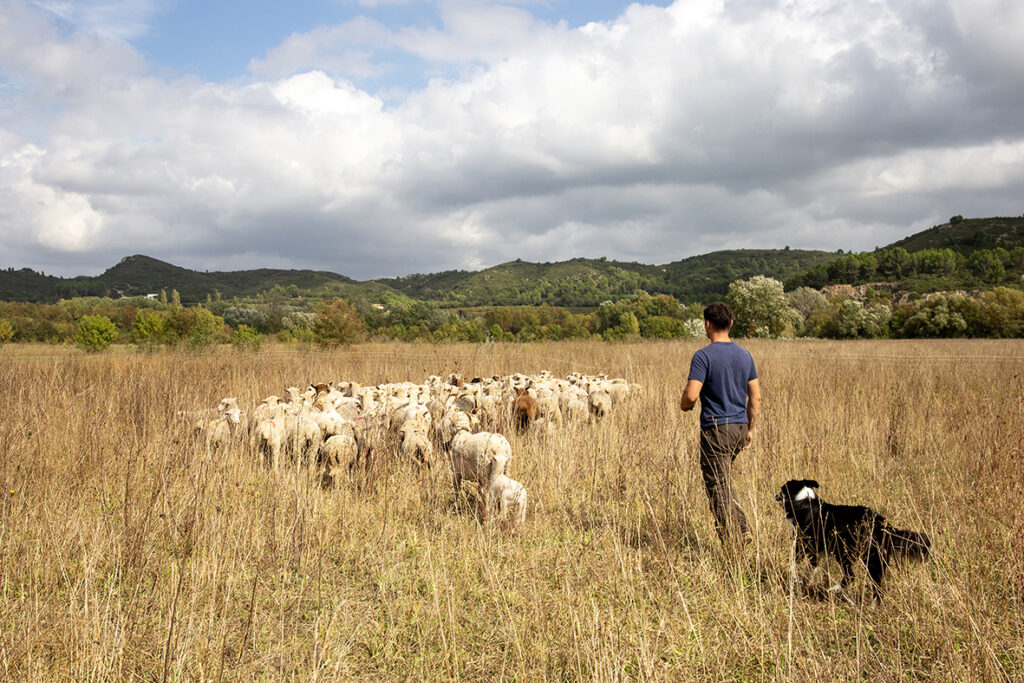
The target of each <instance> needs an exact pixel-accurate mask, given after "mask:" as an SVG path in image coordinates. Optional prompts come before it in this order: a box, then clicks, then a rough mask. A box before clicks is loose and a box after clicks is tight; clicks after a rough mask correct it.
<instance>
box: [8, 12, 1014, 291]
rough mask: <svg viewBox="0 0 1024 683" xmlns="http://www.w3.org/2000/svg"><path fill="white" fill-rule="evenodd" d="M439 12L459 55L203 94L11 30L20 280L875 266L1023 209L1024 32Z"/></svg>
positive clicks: (336, 63) (348, 44) (1010, 24)
mask: <svg viewBox="0 0 1024 683" xmlns="http://www.w3.org/2000/svg"><path fill="white" fill-rule="evenodd" d="M111 6H113V5H107V7H111ZM148 6H150V7H152V5H148ZM54 7H55V5H52V6H51V12H56V11H57V10H56V9H54ZM439 7H440V9H439V12H440V14H439V17H440V21H441V23H440V27H435V28H429V27H428V28H424V27H421V26H406V27H402V26H398V27H394V26H387V25H385V24H382V23H379V22H375V21H372V20H369V19H365V18H364V19H356V20H353V21H349V22H347V23H344V24H341V25H339V26H333V27H320V28H317V29H315V30H313V31H310V32H308V33H305V34H299V35H294V36H291V37H289V38H288V39H287V40H285V41H284V42H283V43H282V44H281V45H280V46H278V48H276V49H275V50H272V51H271V52H270V53H268V54H267V55H266V56H265V57H264V58H262V59H259V60H254V61H253V62H252V63H251V65H250V74H249V76H248V77H246V78H240V79H239V80H236V81H232V82H226V83H204V82H201V81H199V80H197V79H194V78H180V79H173V80H168V79H166V78H160V77H157V76H155V75H153V74H151V73H147V72H146V70H145V62H144V60H142V59H141V58H140V56H139V55H138V54H136V53H135V52H134V51H132V50H131V48H130V47H128V46H127V45H125V44H124V43H123V42H121V40H120V39H118V40H111V39H108V38H104V37H103V34H102V32H101V31H98V30H97V31H91V32H88V31H78V32H72V33H70V34H65V33H62V32H60V31H57V30H56V29H54V28H53V27H52V25H51V24H50V23H49V22H48V21H46V20H44V19H43V18H42V15H41V14H40V13H39V12H38V11H33V10H32V9H31V8H30V7H29V6H27V5H25V4H23V3H19V2H17V1H15V2H13V3H11V4H8V5H5V6H4V7H2V8H0V32H2V31H4V30H5V29H8V28H11V27H13V26H18V27H19V31H17V32H11V31H8V32H6V33H5V35H7V34H8V33H16V34H17V35H14V37H13V38H12V40H11V41H7V42H4V43H0V75H3V76H5V77H6V79H7V80H8V81H9V82H10V83H14V84H16V85H15V87H16V90H17V97H16V101H15V102H14V104H13V105H11V107H10V109H9V110H4V111H0V181H2V185H0V198H2V200H3V201H2V205H0V218H2V221H3V226H6V227H0V233H2V234H3V236H4V240H3V241H4V244H5V246H4V247H2V248H0V254H2V255H3V257H4V258H5V259H8V260H11V261H12V262H13V264H14V265H31V264H33V263H44V262H46V263H53V262H55V260H56V259H55V257H54V254H57V253H65V254H67V255H68V256H67V260H66V261H65V262H64V263H65V266H63V268H64V269H65V271H64V272H66V273H68V274H70V273H75V272H80V271H81V269H82V268H83V264H88V265H90V266H91V267H92V268H93V269H94V270H95V269H99V268H102V267H104V266H107V265H109V264H110V261H109V259H110V258H111V255H124V254H128V253H138V252H142V253H150V254H152V255H154V256H157V257H160V258H166V259H169V260H172V261H175V262H178V263H182V264H183V265H189V266H194V267H203V268H210V269H223V268H229V267H230V268H236V267H242V266H245V265H248V266H253V267H257V266H262V265H288V266H293V267H315V268H326V269H331V270H335V271H338V272H342V273H345V274H348V275H352V276H355V277H375V276H385V275H402V274H406V273H409V272H416V271H419V272H426V271H430V270H438V269H442V268H453V267H478V266H483V265H490V264H492V263H496V262H500V261H504V260H509V259H513V258H516V257H522V258H524V259H532V260H556V259H562V258H570V257H573V256H580V255H582V256H601V255H606V256H608V257H610V258H622V259H627V260H639V261H643V262H648V263H663V262H667V261H670V260H674V259H678V258H683V257H685V256H689V255H693V254H695V253H702V252H706V251H709V250H713V249H721V248H730V247H771V246H777V247H781V246H783V245H786V244H788V245H790V246H792V247H815V248H828V249H836V248H840V247H842V248H844V249H850V248H871V247H873V246H875V245H879V244H884V243H886V242H889V241H891V240H893V239H896V238H898V237H901V236H903V235H904V234H907V233H909V232H911V231H913V230H916V229H919V228H922V227H928V225H931V224H933V223H935V222H938V221H939V220H944V219H945V218H946V217H948V216H949V215H952V214H954V213H962V214H964V215H992V214H997V213H1002V214H1004V215H1005V214H1007V213H1012V214H1014V215H1016V214H1019V213H1020V211H1021V210H1022V209H1021V208H1020V207H1019V206H1015V204H1016V203H1017V202H1018V201H1019V199H1018V195H1019V192H1018V190H1019V188H1020V187H1021V186H1024V183H1022V181H1024V170H1022V168H1024V151H1022V150H1024V121H1022V120H1021V119H1020V116H1019V112H1020V111H1021V110H1024V76H1022V68H1024V67H1022V66H1021V64H1022V63H1024V59H1019V57H1021V53H1020V50H1021V47H1020V44H1019V42H1017V41H1014V40H1012V36H1014V35H1015V34H1016V35H1019V34H1020V33H1021V31H1022V30H1024V16H1022V13H1021V11H1019V10H1017V9H1016V7H1015V6H1014V5H1011V4H1006V3H1002V4H1001V3H998V2H994V1H993V2H981V3H978V2H975V3H971V4H968V3H967V2H966V1H963V2H961V1H959V0H957V1H956V2H953V0H950V2H948V3H947V4H945V5H943V6H941V7H939V8H938V9H936V7H935V6H934V3H921V4H919V5H917V4H913V3H903V2H895V1H893V2H883V1H882V0H875V1H873V2H871V3H848V2H840V1H838V0H836V1H830V0H817V1H814V2H811V1H807V2H800V3H792V2H770V1H768V0H765V1H764V2H755V1H754V0H751V1H749V2H742V3H737V2H720V1H719V2H715V1H713V0H700V1H690V0H688V1H685V2H684V1H679V2H676V3H675V4H673V5H671V6H669V7H667V8H660V7H653V6H644V5H639V4H635V5H631V6H630V7H629V8H628V9H627V10H626V11H625V12H624V13H623V15H622V16H621V17H619V18H618V19H617V20H615V21H613V22H607V23H592V24H588V25H586V26H583V27H582V28H580V29H570V28H568V27H567V25H564V24H556V25H552V24H545V23H541V22H539V21H537V20H536V19H535V18H533V16H532V15H531V14H530V13H529V12H528V11H527V10H526V9H523V8H517V7H511V6H496V5H491V4H488V3H483V2H469V1H466V0H459V1H450V2H443V3H441V4H440V5H439ZM943 7H945V9H944V10H942V8H943ZM939 10H942V11H939ZM140 16H141V15H140ZM97 21H98V20H97ZM997 22H998V23H999V25H998V26H995V25H994V24H995V23H997ZM21 27H25V28H24V29H22V28H21ZM403 59H405V60H411V61H412V62H415V63H416V64H418V65H420V67H422V68H424V69H425V70H426V71H425V74H426V75H428V76H429V75H430V74H431V73H434V74H435V75H434V77H433V78H431V79H430V80H429V82H427V83H426V84H425V85H423V86H422V87H417V88H413V89H411V90H409V91H406V92H404V93H403V94H402V95H401V97H399V98H398V99H395V97H394V95H391V96H389V97H388V98H386V99H385V97H384V95H383V94H382V92H383V89H384V88H385V87H388V86H386V85H385V86H382V91H381V92H376V91H371V90H370V89H369V87H368V86H366V85H365V83H364V82H363V79H366V78H370V79H374V78H380V77H381V76H382V74H387V73H390V72H389V70H390V69H395V68H397V65H399V64H400V63H402V60H403ZM1000 83H1005V84H1008V85H1010V86H1014V87H1005V88H1003V87H999V84H1000ZM1016 85H1020V87H1016ZM391 92H392V93H393V92H394V91H391ZM73 254H78V256H75V257H73ZM14 259H20V260H14ZM33 259H35V260H33ZM219 264H222V265H219ZM51 269H52V268H51Z"/></svg>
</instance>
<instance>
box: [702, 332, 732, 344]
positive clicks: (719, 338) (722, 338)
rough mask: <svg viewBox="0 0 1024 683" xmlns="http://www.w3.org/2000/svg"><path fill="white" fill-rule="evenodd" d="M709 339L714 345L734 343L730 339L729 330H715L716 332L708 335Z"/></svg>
mask: <svg viewBox="0 0 1024 683" xmlns="http://www.w3.org/2000/svg"><path fill="white" fill-rule="evenodd" d="M708 339H710V340H711V342H712V343H714V342H727V341H732V340H731V339H729V330H723V331H718V330H715V331H714V332H711V333H709V334H708Z"/></svg>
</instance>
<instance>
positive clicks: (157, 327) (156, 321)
mask: <svg viewBox="0 0 1024 683" xmlns="http://www.w3.org/2000/svg"><path fill="white" fill-rule="evenodd" d="M165 326H166V319H165V318H164V316H163V315H161V314H160V313H158V312H156V311H139V313H138V315H136V316H135V322H134V323H132V338H133V339H135V341H136V343H139V344H148V345H154V344H159V343H160V341H161V340H162V339H163V336H164V328H165Z"/></svg>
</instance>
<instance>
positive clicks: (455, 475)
mask: <svg viewBox="0 0 1024 683" xmlns="http://www.w3.org/2000/svg"><path fill="white" fill-rule="evenodd" d="M450 455H451V464H452V487H453V488H454V489H455V496H456V499H457V498H458V495H459V492H460V491H461V490H462V480H463V479H469V480H470V481H473V482H475V483H476V485H477V492H478V494H479V499H478V501H477V511H478V513H479V515H480V521H482V522H485V521H487V507H488V504H487V500H488V496H489V494H490V490H491V486H492V485H493V484H494V481H495V479H496V478H497V477H498V476H499V475H501V474H504V473H505V466H506V465H507V464H508V462H509V460H511V459H512V446H511V445H509V442H508V439H506V438H505V437H504V436H502V435H501V434H494V433H492V432H478V433H477V434H470V433H469V432H468V431H465V430H461V431H459V432H458V433H457V434H456V435H455V436H454V437H452V441H451V446H450Z"/></svg>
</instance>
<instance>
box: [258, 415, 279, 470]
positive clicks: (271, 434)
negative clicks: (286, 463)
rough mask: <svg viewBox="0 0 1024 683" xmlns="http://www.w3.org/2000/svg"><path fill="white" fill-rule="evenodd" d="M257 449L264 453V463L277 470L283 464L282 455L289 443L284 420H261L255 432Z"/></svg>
mask: <svg viewBox="0 0 1024 683" xmlns="http://www.w3.org/2000/svg"><path fill="white" fill-rule="evenodd" d="M253 441H254V442H255V446H256V449H257V450H258V451H259V452H260V453H262V455H263V460H264V463H265V464H266V465H267V466H268V467H272V468H273V469H277V468H278V467H279V466H280V464H281V453H282V451H283V450H284V446H285V443H286V442H287V432H286V431H285V426H284V420H278V419H267V420H261V421H260V422H259V423H257V425H256V429H254V430H253Z"/></svg>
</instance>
